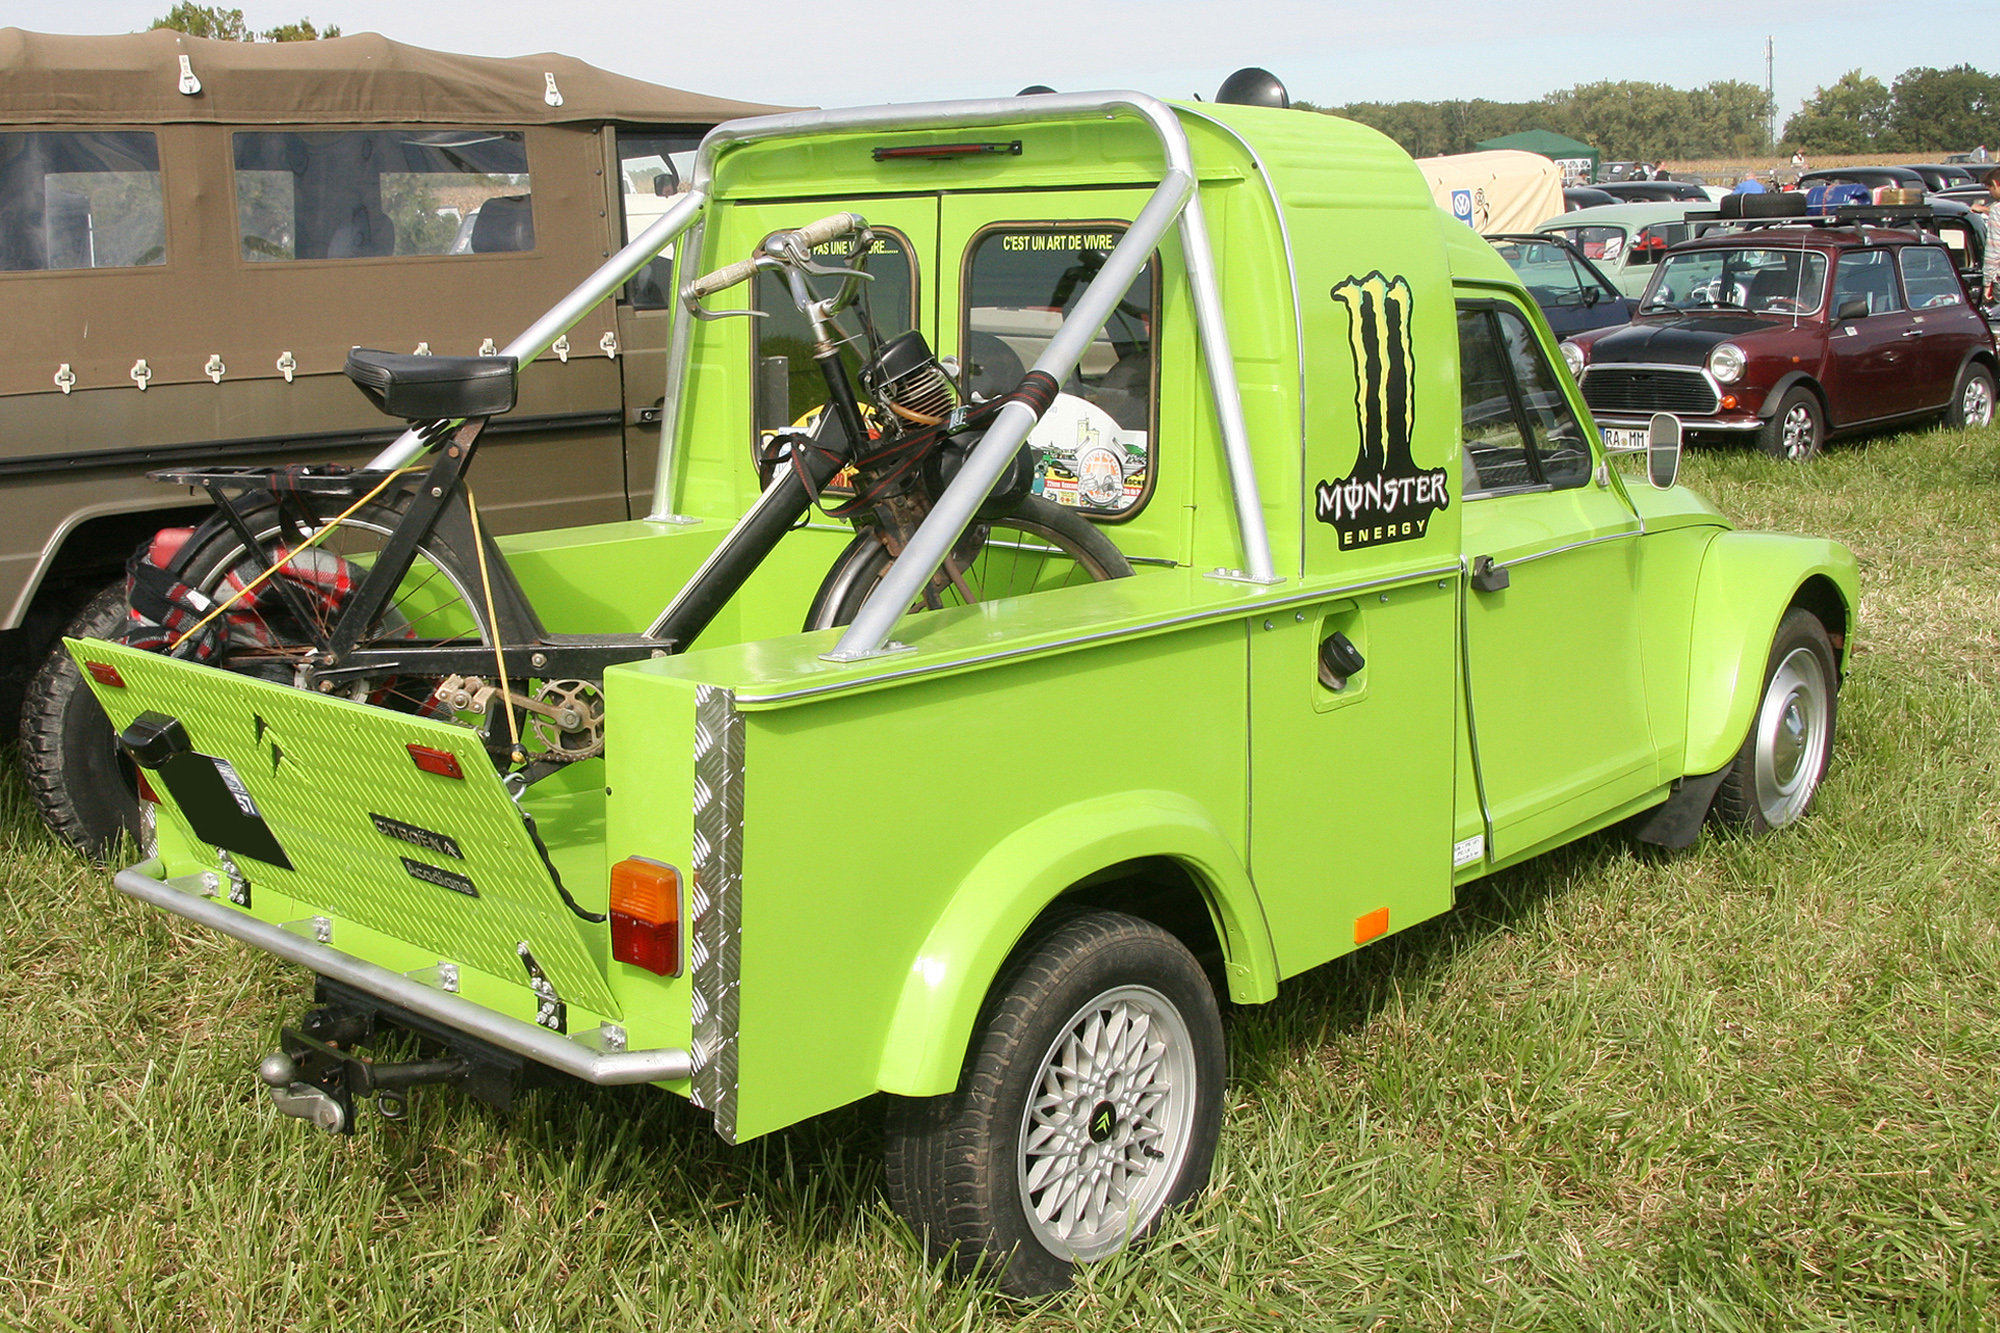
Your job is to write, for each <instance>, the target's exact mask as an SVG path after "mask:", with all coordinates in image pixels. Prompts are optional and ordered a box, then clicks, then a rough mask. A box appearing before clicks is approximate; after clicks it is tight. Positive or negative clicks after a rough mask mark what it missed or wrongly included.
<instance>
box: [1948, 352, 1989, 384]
mask: <svg viewBox="0 0 2000 1333" xmlns="http://www.w3.org/2000/svg"><path fill="white" fill-rule="evenodd" d="M1975 362H1977V363H1978V364H1980V365H1982V366H1985V367H1986V368H1987V369H1988V370H1990V371H1992V372H1993V373H1994V375H1995V376H1996V377H2000V358H1996V357H1995V356H1994V355H1993V349H1992V348H1990V347H1979V346H1976V345H1975V346H1974V347H1973V348H1972V349H1971V350H1970V351H1968V352H1967V353H1966V354H1965V355H1964V356H1963V357H1960V358H1959V362H1958V375H1963V374H1964V373H1965V368H1966V367H1967V366H1969V365H1972V364H1973V363H1975ZM1958 375H1954V376H1952V381H1951V382H1952V383H1953V384H1954V385H1956V384H1957V383H1958Z"/></svg>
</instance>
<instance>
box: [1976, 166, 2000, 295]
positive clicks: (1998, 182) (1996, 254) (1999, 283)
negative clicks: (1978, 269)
mask: <svg viewBox="0 0 2000 1333" xmlns="http://www.w3.org/2000/svg"><path fill="white" fill-rule="evenodd" d="M1996 205H2000V173H1995V174H1994V175H1991V176H1988V177H1987V178H1986V197H1985V198H1984V199H1981V200H1980V201H1979V202H1978V203H1976V204H1974V205H1973V206H1972V211H1973V212H1975V213H1977V214H1979V220H1980V222H1981V223H1982V224H1983V225H1984V226H1985V228H1986V266H1985V269H1984V271H1983V272H1982V273H1981V275H1980V278H1981V284H1982V285H1983V286H1984V287H1985V288H1986V290H1985V291H1984V292H1983V293H1981V295H1980V304H1981V305H1992V304H1993V302H1994V300H1995V298H1996V297H2000V245H1995V244H1994V243H1993V242H1994V240H1995V239H1996V236H1995V228H1994V226H1993V219H1994V216H1995V215H1996V213H2000V209H1996V207H1995V206H1996Z"/></svg>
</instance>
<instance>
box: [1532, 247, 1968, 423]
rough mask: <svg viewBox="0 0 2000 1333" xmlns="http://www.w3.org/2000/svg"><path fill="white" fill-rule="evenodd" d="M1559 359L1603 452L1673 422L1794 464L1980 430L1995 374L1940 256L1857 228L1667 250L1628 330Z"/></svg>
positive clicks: (1576, 342)
mask: <svg viewBox="0 0 2000 1333" xmlns="http://www.w3.org/2000/svg"><path fill="white" fill-rule="evenodd" d="M1563 356H1564V359H1565V360H1567V361H1568V362H1569V366H1570V369H1571V371H1572V372H1573V373H1574V374H1575V375H1576V376H1577V378H1578V379H1579V380H1580V381H1581V383H1582V385H1583V395H1584V399H1585V400H1586V401H1587V402H1589V404H1590V406H1591V410H1592V412H1593V413H1594V414H1595V415H1596V417H1597V420H1598V422H1599V424H1600V425H1601V426H1602V427H1603V428H1604V429H1605V431H1606V432H1607V434H1608V436H1609V438H1611V439H1612V440H1613V441H1614V443H1615V442H1617V441H1619V440H1626V441H1630V440H1634V439H1637V438H1638V436H1639V435H1640V434H1642V433H1643V431H1644V429H1645V426H1646V424H1647V422H1648V421H1649V420H1650V419H1651V416H1652V414H1653V413H1655V412H1671V413H1673V414H1674V415H1675V416H1676V417H1678V418H1679V419H1680V421H1681V424H1682V426H1683V428H1685V429H1686V430H1687V432H1688V433H1689V436H1690V438H1692V439H1696V440H1700V439H1703V438H1706V439H1709V440H1712V441H1720V440H1735V441H1749V442H1754V443H1756V444H1757V445H1759V446H1760V447H1761V448H1763V449H1764V451H1765V452H1767V453H1770V454H1773V455H1776V456H1777V457H1780V458H1788V459H1793V460H1804V459H1808V458H1811V457H1813V456H1815V455H1816V454H1818V453H1819V452H1820V449H1821V447H1822V446H1823V445H1824V444H1825V442H1826V440H1827V439H1828V438H1830V437H1831V436H1834V435H1840V434H1847V433H1850V432H1856V431H1862V430H1871V429H1875V428H1877V427H1883V426H1892V425H1899V424H1904V423H1907V422H1910V421H1913V420H1918V419H1921V418H1925V417H1940V418H1942V419H1944V420H1945V421H1946V422H1947V423H1948V424H1951V425H1954V426H1984V425H1987V424H1990V423H1991V421H1992V420H1993V395H1994V381H1995V376H1996V373H2000V360H1997V359H1996V355H1995V348H1994V341H1993V333H1992V331H1991V330H1990V329H1989V328H1988V327H1987V325H1986V322H1985V321H1984V320H1983V319H1982V318H1981V317H1980V315H1979V313H1978V311H1977V310H1976V309H1975V308H1974V306H1973V305H1972V303H1971V302H1970V301H1969V300H1968V299H1967V292H1966V287H1965V283H1964V280H1963V278H1962V277H1961V275H1960V274H1959V272H1958V270H1957V268H1956V266H1955V264H1954V262H1953V258H1952V255H1951V252H1950V251H1949V250H1947V249H1946V248H1945V246H1944V245H1943V244H1942V243H1941V242H1940V241H1939V240H1938V239H1937V237H1936V236H1935V235H1934V234H1931V233H1927V232H1922V231H1917V230H1899V229H1896V228H1893V227H1885V226H1881V225H1876V226H1870V225H1867V223H1866V220H1865V219H1855V220H1852V221H1835V220H1833V219H1827V220H1825V221H1824V223H1823V224H1821V225H1801V224H1799V223H1797V222H1791V223H1786V224H1783V225H1774V226H1755V225H1748V224H1741V225H1738V226H1737V227H1734V228H1731V229H1727V230H1720V231H1716V232H1713V233H1711V234H1709V235H1707V236H1704V237H1702V238H1700V239H1698V240H1693V241H1688V242H1685V243H1683V244H1681V245H1677V246H1675V247H1674V248H1672V249H1671V250H1669V251H1668V252H1667V255H1666V258H1665V259H1663V260H1662V261H1661V263H1660V265H1659V268H1658V270H1657V271H1656V272H1655V274H1654V276H1653V282H1652V285H1651V286H1650V287H1649V288H1648V289H1647V291H1646V295H1645V298H1644V299H1643V300H1642V301H1641V302H1640V305H1639V312H1638V314H1637V315H1636V316H1634V318H1633V320H1632V322H1631V323H1630V324H1629V325H1627V326H1626V327H1624V328H1622V329H1613V330H1602V331H1599V332H1596V333H1586V334H1581V335H1578V336H1577V337H1575V338H1572V339H1570V340H1569V341H1567V342H1565V343H1564V344H1563Z"/></svg>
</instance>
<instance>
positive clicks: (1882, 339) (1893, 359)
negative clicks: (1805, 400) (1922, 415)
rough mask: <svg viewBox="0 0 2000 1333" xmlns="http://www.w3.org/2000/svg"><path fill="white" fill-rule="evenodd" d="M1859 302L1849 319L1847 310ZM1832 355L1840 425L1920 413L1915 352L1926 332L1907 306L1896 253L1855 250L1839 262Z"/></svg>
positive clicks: (1833, 402)
mask: <svg viewBox="0 0 2000 1333" xmlns="http://www.w3.org/2000/svg"><path fill="white" fill-rule="evenodd" d="M1850 303H1855V304H1854V305H1853V307H1852V308H1853V309H1854V310H1855V311H1856V312H1857V313H1852V314H1849V315H1847V316H1846V317H1843V316H1842V311H1843V310H1845V309H1849V308H1850ZM1829 313H1830V316H1831V321H1832V322H1831V324H1830V325H1829V329H1830V333H1829V336H1828V338H1827V356H1828V360H1829V361H1830V362H1831V364H1832V369H1833V374H1832V375H1831V376H1830V378H1831V379H1832V381H1833V385H1832V391H1831V392H1830V393H1829V395H1828V398H1829V400H1830V407H1829V411H1830V414H1831V416H1832V417H1833V424H1834V425H1836V426H1846V425H1851V424H1853V423H1855V422H1860V421H1873V420H1875V419H1876V418H1878V417H1888V416H1894V415H1896V414H1897V413H1899V412H1910V411H1914V410H1916V407H1917V406H1918V404H1917V401H1916V393H1915V386H1914V383H1913V381H1914V380H1915V378H1916V377H1915V374H1914V371H1915V367H1916V359H1917V358H1916V349H1915V348H1914V347H1912V346H1911V344H1912V343H1914V342H1915V341H1916V340H1917V339H1918V338H1920V337H1921V336H1922V332H1923V331H1922V330H1921V329H1919V328H1918V327H1917V326H1916V324H1915V323H1914V322H1913V321H1912V320H1911V318H1910V313H1909V311H1907V310H1905V309H1904V308H1903V298H1902V294H1901V289H1900V287H1899V286H1898V284H1897V281H1896V264H1895V254H1894V252H1893V251H1891V250H1888V249H1885V248H1880V247H1871V248H1869V249H1865V250H1850V251H1848V252H1846V253H1845V254H1842V255H1841V256H1840V257H1839V258H1838V259H1837V260H1836V261H1835V263H1834V269H1833V300H1832V302H1831V303H1830V305H1829Z"/></svg>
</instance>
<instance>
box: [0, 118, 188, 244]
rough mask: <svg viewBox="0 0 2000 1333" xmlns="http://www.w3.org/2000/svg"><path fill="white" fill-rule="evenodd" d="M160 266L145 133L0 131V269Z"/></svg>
mask: <svg viewBox="0 0 2000 1333" xmlns="http://www.w3.org/2000/svg"><path fill="white" fill-rule="evenodd" d="M166 262H167V219H166V210H165V208H164V206H163V204H162V199H161V194H160V149H159V143H158V141H157V140H155V139H154V137H153V136H152V134H151V133H149V132H147V131H144V130H93V131H87V132H80V131H55V130H40V131H31V132H28V133H24V134H0V272H7V273H23V272H39V271H43V270H47V269H73V268H141V267H146V266H149V265H153V264H164V263H166Z"/></svg>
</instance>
